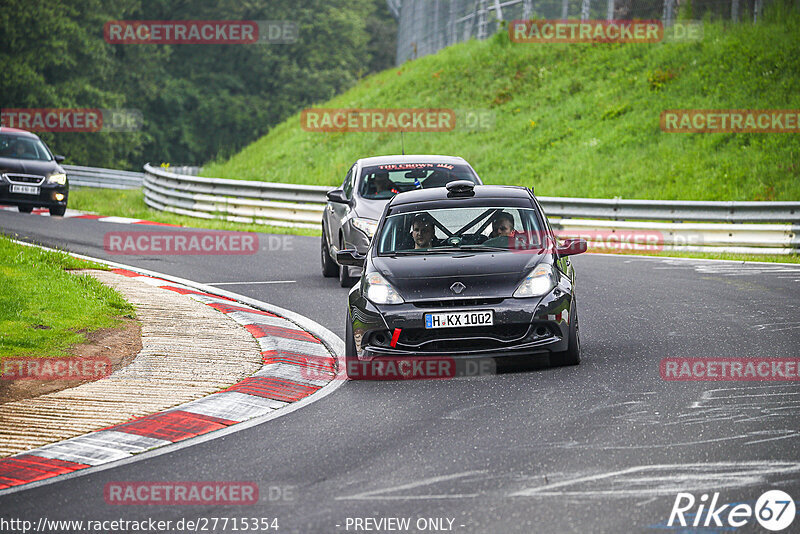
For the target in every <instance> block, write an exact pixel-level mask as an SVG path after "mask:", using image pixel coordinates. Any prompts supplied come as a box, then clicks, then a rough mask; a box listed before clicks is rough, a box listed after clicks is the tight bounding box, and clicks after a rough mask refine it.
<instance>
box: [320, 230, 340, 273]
mask: <svg viewBox="0 0 800 534" xmlns="http://www.w3.org/2000/svg"><path fill="white" fill-rule="evenodd" d="M320 257H321V259H322V276H324V277H325V278H333V277H334V276H336V275H337V274H339V269H337V267H338V266H337V265H336V262H334V261H333V258H331V253H330V248H329V247H328V238H327V237H326V236H325V227H323V228H322V237H321V238H320Z"/></svg>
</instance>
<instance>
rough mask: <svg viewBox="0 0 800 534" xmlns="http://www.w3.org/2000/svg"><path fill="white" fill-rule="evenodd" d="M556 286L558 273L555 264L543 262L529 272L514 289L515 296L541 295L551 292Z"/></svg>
mask: <svg viewBox="0 0 800 534" xmlns="http://www.w3.org/2000/svg"><path fill="white" fill-rule="evenodd" d="M554 287H556V274H555V272H554V271H553V266H552V265H550V264H541V265H537V266H536V267H534V269H533V270H532V271H531V272H530V273H528V276H526V277H525V279H524V280H523V281H522V282H521V283H520V284H519V286H518V287H517V289H516V291H514V296H515V297H519V298H526V297H541V296H544V295H547V294H548V293H550V291H552V290H553V288H554Z"/></svg>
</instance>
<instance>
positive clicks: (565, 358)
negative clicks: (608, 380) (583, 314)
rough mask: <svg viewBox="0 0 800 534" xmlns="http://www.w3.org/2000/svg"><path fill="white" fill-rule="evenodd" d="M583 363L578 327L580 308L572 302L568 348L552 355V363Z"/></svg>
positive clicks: (563, 364) (559, 364) (561, 364)
mask: <svg viewBox="0 0 800 534" xmlns="http://www.w3.org/2000/svg"><path fill="white" fill-rule="evenodd" d="M579 363H581V336H580V328H579V327H578V308H577V306H576V305H575V302H573V303H572V309H571V310H570V322H569V343H568V345H567V350H565V351H564V352H556V353H553V354H552V355H551V356H550V364H551V365H557V366H565V365H578V364H579Z"/></svg>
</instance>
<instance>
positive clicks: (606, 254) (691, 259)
mask: <svg viewBox="0 0 800 534" xmlns="http://www.w3.org/2000/svg"><path fill="white" fill-rule="evenodd" d="M590 256H607V257H611V258H621V259H623V260H624V259H630V258H633V259H637V260H656V261H659V260H678V261H708V262H718V263H736V264H739V265H788V266H790V267H797V265H798V264H797V263H782V262H777V261H743V260H718V259H712V258H684V257H681V256H644V255H640V254H608V253H605V252H592V253H591V254H590Z"/></svg>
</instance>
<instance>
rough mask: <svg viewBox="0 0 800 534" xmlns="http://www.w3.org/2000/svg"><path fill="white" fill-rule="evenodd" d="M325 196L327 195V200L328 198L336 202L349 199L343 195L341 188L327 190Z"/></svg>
mask: <svg viewBox="0 0 800 534" xmlns="http://www.w3.org/2000/svg"><path fill="white" fill-rule="evenodd" d="M326 196H327V197H328V200H330V201H331V202H336V203H339V204H349V203H350V201H349V200H347V197H346V196H344V191H342V190H341V189H334V190H332V191H328V192H327V193H326Z"/></svg>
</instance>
